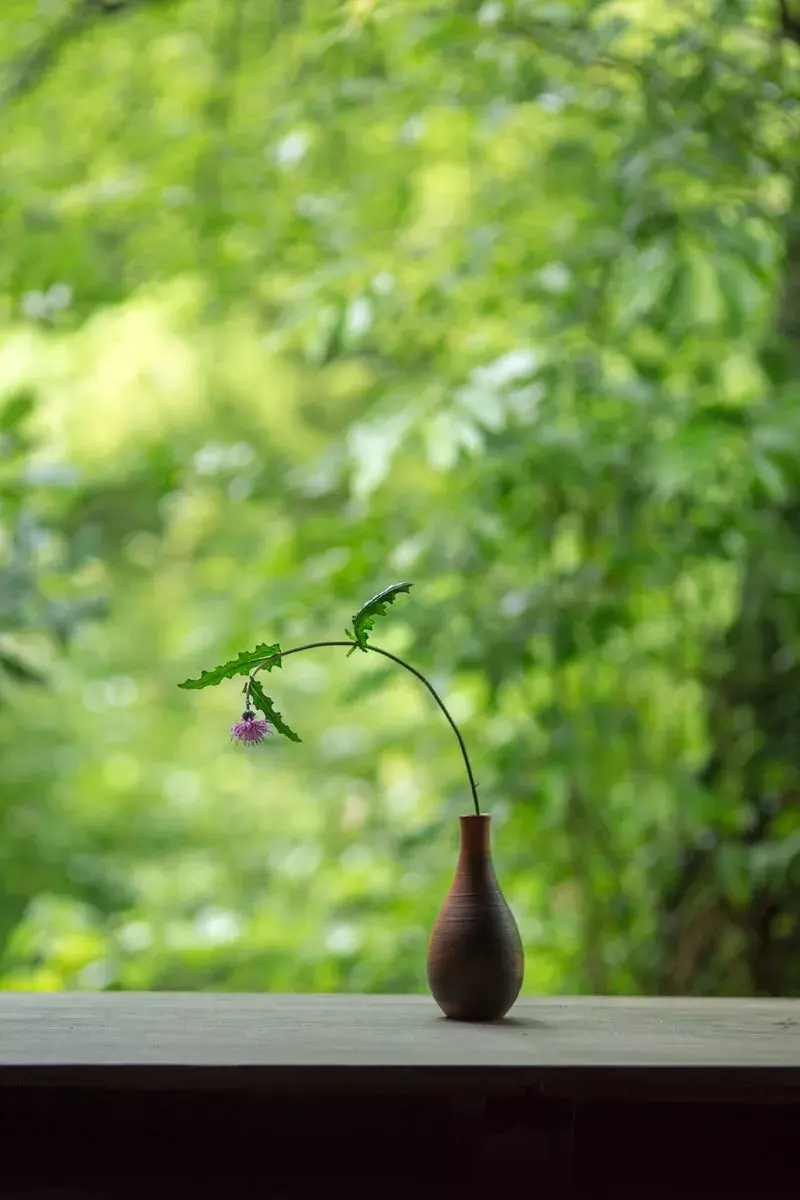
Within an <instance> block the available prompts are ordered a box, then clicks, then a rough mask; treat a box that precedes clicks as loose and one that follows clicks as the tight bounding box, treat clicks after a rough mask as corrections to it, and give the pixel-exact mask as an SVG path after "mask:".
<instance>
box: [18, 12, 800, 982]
mask: <svg viewBox="0 0 800 1200" xmlns="http://www.w3.org/2000/svg"><path fill="white" fill-rule="evenodd" d="M237 8H238V6H236V5H231V4H229V3H226V2H224V0H197V2H196V3H191V4H190V3H188V2H183V3H181V2H180V0H174V2H172V3H170V4H163V3H141V4H138V5H136V6H134V7H131V8H130V10H129V11H123V12H122V13H120V14H118V15H117V16H115V17H114V18H113V19H111V18H105V17H103V16H102V15H100V14H99V9H98V15H96V16H94V15H93V16H92V18H91V20H89V19H88V18H87V20H86V21H85V22H83V23H82V24H80V26H74V27H73V26H72V25H69V22H67V21H66V18H67V17H68V15H69V12H68V9H69V6H68V5H67V4H66V0H65V3H64V4H56V5H55V6H50V8H48V11H47V12H45V11H44V10H42V11H41V12H39V11H38V10H37V11H36V12H34V11H33V6H31V5H30V4H28V3H27V0H15V2H14V3H10V4H7V5H6V9H7V10H8V11H7V12H6V9H4V33H6V34H7V36H6V38H5V41H4V46H3V49H2V51H0V55H2V56H3V61H2V64H0V75H2V83H0V90H2V97H3V103H4V104H5V105H6V117H7V119H6V121H5V122H4V123H3V127H2V132H0V142H1V143H2V149H1V150H0V162H2V167H0V171H1V172H2V178H0V183H1V184H2V187H0V196H2V201H0V220H2V231H3V245H4V247H6V252H5V253H4V254H3V256H2V261H0V438H2V456H1V458H0V503H1V504H2V510H0V521H1V522H2V534H1V536H0V572H2V574H1V575H0V617H1V620H2V628H1V629H0V652H2V654H3V655H4V656H7V658H8V659H9V661H13V662H15V663H24V664H26V665H29V667H30V669H31V670H32V671H35V672H39V673H46V675H47V680H48V682H47V686H46V688H37V687H36V686H35V685H31V684H30V683H25V682H24V681H22V680H20V679H18V678H12V676H13V668H12V671H11V673H10V674H9V672H8V671H7V670H4V669H3V667H2V664H1V663H0V698H2V700H3V706H2V708H0V750H2V760H3V771H2V781H0V846H2V848H3V851H2V852H3V856H4V857H3V872H4V889H3V893H4V894H3V899H2V903H1V904H0V941H2V945H3V947H4V950H3V958H2V965H1V966H0V970H1V971H2V981H3V985H4V986H7V987H14V986H19V987H99V986H105V985H108V984H111V985H113V986H124V987H208V988H220V987H221V988H262V987H270V988H274V989H276V990H285V991H293V990H301V991H302V990H305V989H308V990H319V991H325V990H337V989H342V990H347V989H350V990H397V991H403V990H424V987H425V983H424V978H423V976H422V972H421V964H422V963H423V961H424V947H425V941H426V937H427V931H428V929H429V927H430V924H431V922H432V920H433V918H434V916H435V912H436V910H437V907H438V904H439V902H440V900H441V897H442V895H443V894H444V892H445V890H446V888H447V886H448V884H449V876H450V873H451V870H452V866H453V857H454V851H455V846H454V839H455V832H454V830H455V820H454V818H455V816H456V815H457V814H458V812H459V811H465V810H466V808H465V803H464V801H465V797H464V795H463V783H462V780H461V768H460V764H459V761H458V759H457V757H456V754H455V753H454V750H453V747H452V746H451V745H450V740H451V739H450V738H449V737H448V731H447V730H446V729H439V728H438V726H437V725H436V724H435V723H434V722H427V721H426V720H424V719H422V714H423V713H424V711H425V710H424V707H423V706H424V704H425V698H424V697H420V696H418V695H417V693H416V691H415V688H414V684H413V681H409V682H408V683H406V681H405V680H403V679H401V678H396V677H395V676H392V675H389V676H386V677H384V676H383V673H382V672H381V671H380V670H379V668H378V667H377V664H375V663H374V662H372V661H371V660H369V659H368V658H367V657H365V656H361V655H354V656H353V658H352V660H351V661H350V663H349V664H348V665H347V670H343V669H342V664H341V660H340V659H339V658H338V657H337V656H336V655H335V654H333V652H332V657H331V658H330V659H326V658H325V655H324V653H322V652H321V653H320V656H319V657H315V658H314V660H313V661H311V659H310V657H309V658H308V659H305V658H304V657H303V656H298V658H297V659H296V660H294V661H293V665H292V670H291V671H286V672H282V675H281V680H282V686H281V700H280V704H281V708H282V710H283V711H285V712H286V714H287V716H288V717H289V719H290V720H291V722H292V724H297V723H298V722H297V720H296V715H295V714H297V713H298V712H302V716H303V722H304V724H303V731H304V738H305V742H304V746H303V749H302V751H301V752H298V750H297V749H296V748H295V747H288V746H287V747H283V746H282V744H281V743H280V742H279V740H278V739H275V740H274V742H273V743H271V744H270V748H269V754H268V756H267V757H266V758H265V757H264V756H258V759H257V761H253V760H248V759H246V758H245V756H243V755H236V754H235V753H234V752H233V751H232V750H231V749H230V748H229V747H228V744H227V729H228V727H229V725H230V723H231V720H232V719H235V716H236V715H237V713H236V710H235V709H234V711H233V712H232V711H231V703H230V699H231V697H230V689H231V687H233V689H234V690H235V689H236V687H237V683H236V682H234V683H233V684H232V685H229V686H228V687H227V688H211V689H208V690H207V691H205V692H204V693H203V695H202V696H199V695H198V696H192V695H189V694H188V693H185V692H180V691H178V690H177V689H175V687H174V683H175V680H176V679H182V678H184V677H186V676H187V675H190V674H192V673H193V672H195V669H196V665H197V664H198V663H204V662H216V661H219V660H220V659H228V660H230V661H232V662H233V661H235V658H236V654H237V652H238V649H239V647H241V646H252V645H256V644H257V643H258V641H259V639H262V638H264V637H265V636H270V635H272V633H273V631H275V632H276V633H277V632H280V635H281V639H282V642H283V644H285V645H292V644H296V643H298V642H299V641H301V640H304V639H306V638H309V637H311V636H315V635H316V636H318V635H319V631H320V630H326V629H327V628H329V622H330V621H331V619H332V615H333V614H335V613H336V612H341V611H343V612H345V613H348V612H350V611H351V607H352V597H353V596H354V595H355V596H358V595H361V594H366V593H368V591H369V590H370V589H371V588H374V589H376V590H377V589H378V588H379V587H380V586H381V585H382V582H383V581H384V580H385V579H386V578H387V576H388V577H389V578H392V577H394V578H398V579H402V578H405V577H407V576H410V575H413V577H414V578H415V579H416V580H417V581H418V583H417V586H416V588H415V593H414V599H415V603H414V605H404V606H403V607H402V608H401V607H400V606H399V605H397V606H395V608H394V609H393V610H392V618H393V619H392V621H391V622H390V623H388V624H387V633H386V638H387V645H390V646H391V647H392V648H395V649H397V650H398V651H399V652H401V653H403V652H405V653H406V654H409V653H411V652H412V648H413V659H414V662H415V663H418V664H419V666H420V667H421V668H422V669H423V670H426V671H429V672H431V673H432V674H433V676H434V677H435V679H436V681H437V684H438V683H441V685H442V688H443V691H444V692H445V693H446V695H447V697H448V701H449V700H452V702H453V704H454V708H455V710H456V711H455V714H454V715H455V716H456V717H457V719H458V720H459V722H460V723H461V724H463V726H464V730H465V735H466V736H467V738H468V741H469V744H470V746H471V748H474V754H475V757H476V764H475V765H476V770H477V773H478V776H479V779H480V783H481V795H482V797H484V799H485V802H486V805H487V808H488V809H489V810H490V811H492V813H493V819H494V825H495V846H496V856H497V867H498V872H499V874H500V876H501V878H502V881H503V884H504V888H505V890H506V891H507V894H508V896H509V899H510V900H511V902H512V904H513V905H514V908H515V910H516V912H517V914H518V916H519V919H520V924H521V927H522V930H523V934H524V937H525V941H526V947H527V951H528V964H529V967H528V980H527V983H526V986H527V987H528V988H529V989H530V990H532V991H535V992H548V991H566V992H575V991H600V992H602V991H633V992H636V991H645V992H646V991H655V990H666V991H694V992H700V993H702V992H706V993H709V992H715V993H720V992H722V993H743V992H745V993H751V992H759V993H770V992H780V991H782V992H793V991H796V990H797V989H798V986H800V981H798V978H797V967H796V962H797V955H796V936H797V927H796V913H797V910H798V903H797V864H798V861H800V860H798V848H797V830H798V811H797V803H796V799H795V797H796V796H797V794H798V791H800V789H798V788H797V776H798V767H799V764H798V761H797V746H798V745H800V739H798V737H797V733H798V730H797V729H796V719H795V714H796V713H797V712H799V711H800V685H798V680H797V667H796V662H797V657H798V649H799V648H800V632H799V631H798V622H797V615H796V611H795V610H796V605H795V603H794V599H793V598H794V597H795V596H796V595H797V589H798V583H800V580H798V567H797V564H798V562H800V555H798V552H797V551H798V546H797V529H798V527H799V526H798V520H797V513H798V504H797V492H798V486H799V485H800V481H799V480H798V468H797V464H798V462H800V453H798V451H800V423H799V422H798V415H797V414H798V412H800V407H799V406H798V399H800V396H799V395H798V383H797V380H798V377H799V375H798V355H797V337H798V328H799V327H798V320H797V312H798V311H800V308H798V298H799V297H800V292H798V288H797V278H800V276H798V271H797V263H798V262H800V249H799V248H798V213H797V198H796V146H797V129H798V94H797V80H798V79H800V71H799V70H798V67H800V62H798V47H797V46H796V45H795V44H794V43H793V42H792V41H791V40H789V39H783V40H782V41H781V42H779V40H778V38H777V36H776V34H777V30H778V17H777V8H778V6H777V4H774V3H772V2H771V0H737V2H736V3H731V2H729V0H726V2H724V3H723V2H722V0H719V2H717V0H709V2H708V3H707V4H700V5H692V6H688V5H671V6H667V5H664V4H661V3H657V2H656V0H652V2H651V0H641V2H640V3H638V4H636V5H621V4H619V3H594V2H593V3H589V2H583V0H571V2H567V3H565V4H562V5H546V6H545V5H541V4H538V3H533V2H532V0H531V2H528V0H516V2H511V0H508V2H506V3H502V4H474V3H471V2H470V3H459V4H454V5H449V6H442V5H439V6H437V5H432V4H430V3H427V2H424V3H423V0H409V2H408V3H402V4H401V3H395V2H394V0H375V3H374V4H372V5H363V4H358V5H356V4H352V5H351V4H346V5H343V6H338V7H337V6H332V5H327V4H326V5H320V4H315V3H311V2H308V3H306V2H301V0H297V2H295V3H292V4H286V3H278V2H277V0H276V2H274V3H265V4H260V5H250V6H245V9H244V16H243V18H242V21H243V24H242V26H241V27H239V26H237V17H236V13H237ZM62 26H63V27H65V28H66V26H69V36H68V37H67V36H62V33H63V32H64V30H63V29H62ZM59 31H61V32H59ZM43 44H47V45H53V46H54V47H55V49H56V51H57V52H56V53H54V54H51V55H49V56H48V55H45V56H43V55H42V54H41V53H40V49H41V46H42V45H43ZM379 679H380V686H379V687H378V680H379ZM373 685H374V686H375V690H374V691H373V692H371V693H369V694H368V699H369V701H370V702H369V703H364V700H363V699H362V700H361V701H360V702H355V703H354V704H351V703H350V700H349V697H350V693H351V692H355V691H362V692H364V691H367V692H369V688H370V687H373ZM237 699H238V698H237ZM356 705H357V707H356ZM43 745H44V746H46V747H47V753H43V752H42V746H43Z"/></svg>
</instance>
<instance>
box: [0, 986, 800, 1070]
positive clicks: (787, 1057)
mask: <svg viewBox="0 0 800 1200" xmlns="http://www.w3.org/2000/svg"><path fill="white" fill-rule="evenodd" d="M109 1067H115V1068H121V1069H125V1068H137V1067H138V1068H165V1069H172V1070H174V1071H178V1070H179V1069H180V1068H192V1069H208V1070H214V1069H216V1070H220V1069H222V1070H228V1071H230V1070H236V1069H239V1068H257V1069H259V1070H260V1071H261V1072H262V1074H263V1073H264V1072H267V1073H268V1072H269V1071H270V1070H271V1069H273V1070H278V1069H279V1070H281V1071H285V1070H286V1069H287V1068H292V1069H296V1070H302V1069H304V1068H305V1069H308V1068H314V1069H325V1068H329V1069H330V1068H337V1069H341V1068H354V1069H358V1068H381V1069H384V1070H385V1069H387V1068H389V1069H392V1068H397V1069H408V1068H417V1069H419V1068H424V1069H426V1070H431V1069H433V1070H436V1069H443V1068H444V1069H453V1068H455V1069H464V1068H473V1069H494V1070H508V1069H514V1070H518V1071H519V1070H522V1071H524V1070H537V1069H549V1070H554V1069H570V1068H583V1069H610V1068H611V1069H626V1068H627V1069H639V1070H641V1069H654V1068H678V1069H692V1070H695V1071H696V1070H698V1069H700V1068H705V1069H735V1070H739V1071H743V1070H744V1071H758V1072H763V1071H775V1070H778V1071H781V1072H783V1073H785V1072H787V1071H788V1072H791V1074H792V1075H793V1076H794V1077H795V1078H796V1081H797V1082H800V1000H718V999H714V1000H694V999H645V998H592V997H566V998H563V999H551V998H547V999H544V998H542V999H539V998H524V999H522V1000H520V1001H519V1002H518V1003H517V1005H516V1006H515V1008H514V1009H513V1012H512V1014H511V1015H510V1017H508V1018H507V1019H506V1020H505V1021H503V1022H501V1023H499V1024H494V1025H471V1024H462V1023H458V1022H454V1021H448V1020H445V1019H444V1018H443V1017H442V1016H441V1015H440V1014H439V1011H438V1009H437V1008H436V1007H435V1005H434V1004H433V1002H432V1001H431V1000H430V999H429V998H428V997H425V996H357V995H336V996H322V995H316V996H308V995H306V996H290V995H231V994H209V993H167V992H111V993H109V992H106V993H90V992H83V993H47V994H43V993H18V992H7V993H1V994H0V1082H2V1081H3V1078H4V1076H7V1075H8V1072H9V1071H13V1072H14V1073H15V1075H16V1074H17V1073H18V1071H19V1069H20V1068H23V1069H25V1068H26V1069H28V1070H29V1071H31V1070H32V1071H33V1072H35V1070H36V1069H37V1068H53V1069H61V1070H66V1071H69V1070H72V1071H73V1072H74V1071H79V1070H80V1069H85V1070H91V1069H93V1068H95V1069H96V1068H109Z"/></svg>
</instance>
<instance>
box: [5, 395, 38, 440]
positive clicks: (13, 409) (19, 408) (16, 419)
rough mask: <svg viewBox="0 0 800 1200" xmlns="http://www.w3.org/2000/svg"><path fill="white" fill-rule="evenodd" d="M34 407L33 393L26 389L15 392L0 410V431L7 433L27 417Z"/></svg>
mask: <svg viewBox="0 0 800 1200" xmlns="http://www.w3.org/2000/svg"><path fill="white" fill-rule="evenodd" d="M35 405H36V398H35V396H34V394H33V392H31V391H28V390H27V389H22V390H21V391H18V392H15V393H14V394H13V395H12V396H11V398H10V399H9V400H7V401H6V403H5V404H4V405H3V407H2V409H0V431H2V432H3V433H8V432H9V430H11V429H16V427H17V426H18V425H20V424H22V422H23V421H24V420H25V419H26V417H29V416H30V415H31V413H32V412H33V410H34V407H35Z"/></svg>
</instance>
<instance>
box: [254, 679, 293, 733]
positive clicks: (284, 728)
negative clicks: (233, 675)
mask: <svg viewBox="0 0 800 1200" xmlns="http://www.w3.org/2000/svg"><path fill="white" fill-rule="evenodd" d="M250 699H251V700H252V701H253V704H255V706H256V708H258V709H260V710H261V712H262V713H263V714H264V716H265V717H266V718H267V720H268V721H269V723H270V725H272V727H273V728H274V729H275V732H276V733H282V734H283V736H284V737H285V738H288V739H289V741H290V742H300V741H302V738H300V737H298V735H297V734H296V733H295V731H294V730H293V729H291V728H290V727H289V726H288V725H287V724H286V722H285V721H284V719H283V717H282V716H281V714H280V713H279V712H278V710H277V708H276V707H275V703H274V701H273V700H271V699H270V698H269V696H265V695H264V689H263V687H262V686H261V684H260V683H259V681H258V680H257V679H254V680H253V682H252V684H251V685H250Z"/></svg>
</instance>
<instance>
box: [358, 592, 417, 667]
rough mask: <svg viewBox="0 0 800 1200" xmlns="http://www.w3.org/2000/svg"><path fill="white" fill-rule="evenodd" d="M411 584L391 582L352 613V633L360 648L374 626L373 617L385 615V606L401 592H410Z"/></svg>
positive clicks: (364, 647)
mask: <svg viewBox="0 0 800 1200" xmlns="http://www.w3.org/2000/svg"><path fill="white" fill-rule="evenodd" d="M412 586H413V585H412V584H410V583H393V584H391V586H390V587H387V588H384V589H383V591H382V592H378V594H377V596H373V597H372V599H371V600H368V601H367V603H366V604H362V606H361V608H360V609H359V610H358V612H357V613H355V614H354V616H353V633H354V635H355V640H356V642H357V643H358V645H359V647H360V648H361V649H362V650H366V648H367V638H368V636H369V634H370V631H371V630H372V629H373V628H374V626H375V618H376V617H385V616H386V609H387V606H388V605H389V604H394V602H395V600H396V599H397V597H398V596H399V595H400V593H401V592H410V591H411V588H412Z"/></svg>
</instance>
